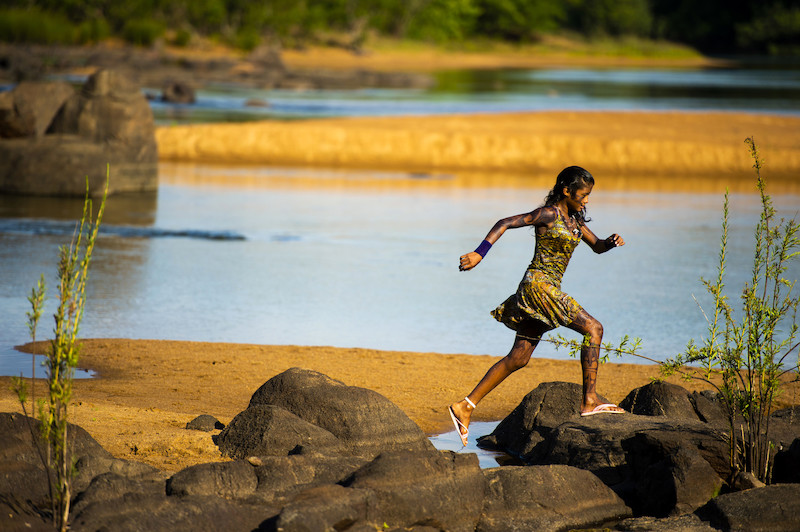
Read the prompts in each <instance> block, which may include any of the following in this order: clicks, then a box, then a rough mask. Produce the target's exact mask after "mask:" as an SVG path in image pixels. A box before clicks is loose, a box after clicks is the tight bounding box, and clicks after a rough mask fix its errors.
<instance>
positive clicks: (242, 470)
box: [166, 460, 258, 499]
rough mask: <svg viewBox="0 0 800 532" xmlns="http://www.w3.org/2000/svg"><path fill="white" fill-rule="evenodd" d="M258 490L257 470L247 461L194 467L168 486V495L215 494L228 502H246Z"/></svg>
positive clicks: (172, 477) (181, 472) (189, 468)
mask: <svg viewBox="0 0 800 532" xmlns="http://www.w3.org/2000/svg"><path fill="white" fill-rule="evenodd" d="M256 487H258V477H257V476H256V472H255V469H254V468H253V466H252V465H250V464H249V463H248V462H247V461H246V460H235V461H233V462H216V463H209V464H199V465H195V466H190V467H187V468H185V469H182V470H180V471H179V472H177V473H175V474H174V475H172V476H171V477H170V478H169V479H168V480H167V484H166V492H167V495H176V496H179V497H185V496H187V495H214V496H217V497H222V498H224V499H244V498H247V497H248V496H250V495H252V494H253V493H255V491H256Z"/></svg>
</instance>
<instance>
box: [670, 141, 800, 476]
mask: <svg viewBox="0 0 800 532" xmlns="http://www.w3.org/2000/svg"><path fill="white" fill-rule="evenodd" d="M746 142H747V143H748V145H749V147H750V153H751V156H752V157H753V160H754V163H755V164H754V166H753V167H754V168H755V170H756V177H757V187H758V192H759V194H760V197H761V207H762V208H761V217H760V220H759V222H758V224H757V225H756V229H755V249H754V252H753V269H752V277H751V279H750V281H749V282H748V283H746V284H745V286H744V287H743V288H742V292H741V295H740V299H741V304H742V312H741V316H739V317H737V316H736V315H735V313H734V310H733V307H732V306H731V304H730V303H729V300H728V297H727V296H726V295H725V293H724V288H725V282H724V280H725V265H726V260H727V255H726V254H727V241H728V194H727V193H726V194H725V201H724V204H723V220H722V237H721V245H720V253H719V265H718V270H717V276H716V278H715V279H714V280H712V281H709V280H706V279H703V280H702V282H703V285H704V286H705V288H706V291H707V292H708V293H709V294H710V295H711V297H712V299H713V301H714V309H713V312H712V313H710V314H706V313H705V311H703V314H704V315H705V316H706V321H707V322H708V336H707V337H706V338H705V339H704V340H703V341H702V342H701V343H700V344H697V343H695V342H694V341H691V342H689V344H688V345H687V347H686V352H685V353H683V354H681V355H678V356H676V357H674V358H673V359H670V360H668V361H667V362H666V363H665V364H664V371H665V373H666V374H669V373H672V372H675V371H682V372H685V369H684V368H685V366H686V365H689V364H694V365H696V366H699V368H700V370H701V372H702V373H701V375H699V376H698V375H696V374H691V373H689V374H688V375H689V376H690V377H693V378H700V379H702V380H705V381H707V382H709V383H711V384H713V385H714V386H715V387H716V388H717V390H718V391H719V392H720V396H721V398H722V400H723V402H724V404H725V406H726V407H727V411H728V421H729V425H730V431H731V435H730V436H731V437H730V453H731V454H730V459H731V472H732V476H733V475H735V474H736V472H737V471H739V470H742V469H743V470H745V471H749V472H752V473H753V474H755V475H756V476H757V477H758V478H759V479H761V480H762V481H765V482H766V481H768V480H769V477H770V467H771V462H772V459H773V458H774V453H773V452H772V449H771V448H770V444H769V418H770V414H771V411H772V405H773V401H774V399H775V396H776V394H777V393H778V392H779V389H780V382H781V381H780V379H781V377H782V376H783V375H785V374H786V373H787V372H789V371H795V372H797V371H798V370H800V356H797V354H796V353H797V351H798V347H800V343H797V342H796V341H795V340H796V338H797V333H798V326H797V309H798V305H800V296H793V294H792V291H793V288H794V284H795V282H796V280H788V279H786V278H784V273H785V272H786V270H787V267H788V264H789V263H790V262H791V261H793V260H796V259H797V257H798V256H800V226H798V224H797V221H796V220H795V219H791V220H788V221H787V220H784V219H780V220H778V219H776V215H775V210H774V208H773V206H772V201H771V198H770V196H769V195H768V194H767V193H766V185H765V182H764V179H763V177H762V176H761V169H762V165H763V163H762V161H761V159H760V158H759V155H758V149H757V147H756V144H755V142H754V141H753V139H752V138H748V139H747V141H746ZM701 310H702V307H701ZM786 327H788V328H786ZM791 356H796V359H795V360H791V359H790V357H791ZM716 374H718V375H719V376H721V378H722V384H721V385H717V384H715V383H714V381H713V380H712V376H714V375H716ZM740 416H741V418H742V419H744V427H742V429H741V432H742V440H743V441H742V442H741V446H740V445H739V443H738V437H739V434H738V432H739V431H738V430H737V428H736V426H737V425H736V424H737V419H738V418H739V417H740Z"/></svg>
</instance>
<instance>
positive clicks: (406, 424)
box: [250, 368, 434, 458]
mask: <svg viewBox="0 0 800 532" xmlns="http://www.w3.org/2000/svg"><path fill="white" fill-rule="evenodd" d="M256 405H274V406H279V407H281V408H284V409H286V410H288V411H289V412H291V413H292V414H294V415H295V416H297V417H299V418H300V419H303V420H305V421H307V422H308V423H311V424H313V425H317V426H319V427H322V428H323V429H325V430H327V431H328V432H330V433H332V434H333V435H334V436H336V437H337V438H338V439H339V440H340V441H341V442H342V443H343V444H344V445H345V446H346V448H347V450H348V451H349V452H350V453H351V454H353V455H355V456H362V457H366V458H372V457H374V456H376V455H377V454H378V453H380V452H381V451H384V450H427V451H431V450H433V449H434V447H433V445H432V444H431V443H430V441H429V440H428V438H427V437H426V436H425V434H424V433H423V432H422V430H421V429H420V428H419V427H418V426H417V425H416V424H415V423H414V422H413V421H411V419H409V418H408V416H407V415H406V414H405V413H404V412H403V411H402V410H400V409H399V408H398V407H397V405H395V404H394V403H392V402H391V401H389V400H388V399H386V398H385V397H384V396H382V395H381V394H379V393H377V392H375V391H373V390H368V389H366V388H359V387H356V386H347V385H345V384H344V383H342V382H339V381H336V380H333V379H331V378H330V377H327V376H325V375H323V374H321V373H318V372H316V371H310V370H304V369H300V368H292V369H288V370H286V371H284V372H283V373H281V374H279V375H276V376H275V377H273V378H271V379H269V380H268V381H267V382H265V383H264V384H263V385H262V386H261V387H260V388H259V389H258V390H256V392H255V393H254V394H253V397H252V398H251V399H250V407H253V406H256Z"/></svg>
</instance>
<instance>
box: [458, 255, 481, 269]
mask: <svg viewBox="0 0 800 532" xmlns="http://www.w3.org/2000/svg"><path fill="white" fill-rule="evenodd" d="M482 260H483V257H481V256H480V255H479V254H478V253H475V252H474V251H470V252H469V253H467V254H466V255H461V260H460V261H459V263H458V269H459V270H461V271H462V272H465V271H467V270H471V269H472V268H474V267H475V266H477V265H478V263H479V262H480V261H482Z"/></svg>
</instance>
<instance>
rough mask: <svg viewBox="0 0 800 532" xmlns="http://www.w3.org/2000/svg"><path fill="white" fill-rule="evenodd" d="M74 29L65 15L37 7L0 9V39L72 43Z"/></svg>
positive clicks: (14, 41) (7, 40)
mask: <svg viewBox="0 0 800 532" xmlns="http://www.w3.org/2000/svg"><path fill="white" fill-rule="evenodd" d="M75 35H76V29H75V26H73V25H72V23H70V22H69V20H67V19H66V17H64V16H62V15H59V14H56V13H50V12H47V11H41V10H39V9H3V10H0V40H2V41H5V42H13V43H36V44H72V43H74V42H75Z"/></svg>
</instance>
